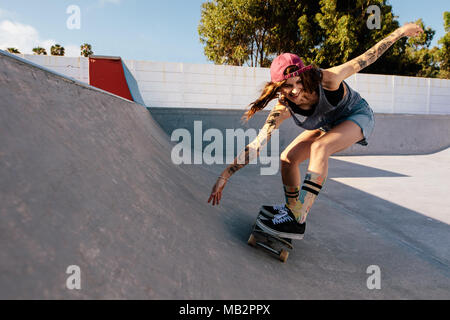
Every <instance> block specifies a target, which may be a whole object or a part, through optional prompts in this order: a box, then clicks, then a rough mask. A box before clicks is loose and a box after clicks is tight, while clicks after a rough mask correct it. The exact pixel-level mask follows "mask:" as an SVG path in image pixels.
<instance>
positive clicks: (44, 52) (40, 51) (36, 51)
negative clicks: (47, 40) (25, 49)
mask: <svg viewBox="0 0 450 320" xmlns="http://www.w3.org/2000/svg"><path fill="white" fill-rule="evenodd" d="M33 52H34V54H36V55H38V56H39V55H44V56H46V55H47V50H45V49H44V48H42V47H36V48H33Z"/></svg>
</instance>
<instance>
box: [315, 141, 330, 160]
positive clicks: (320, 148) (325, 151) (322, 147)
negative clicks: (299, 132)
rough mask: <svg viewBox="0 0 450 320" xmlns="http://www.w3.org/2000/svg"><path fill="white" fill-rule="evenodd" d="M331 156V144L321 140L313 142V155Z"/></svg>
mask: <svg viewBox="0 0 450 320" xmlns="http://www.w3.org/2000/svg"><path fill="white" fill-rule="evenodd" d="M313 156H314V157H329V156H330V148H329V146H328V145H327V144H326V143H325V142H323V141H321V140H320V139H319V140H316V141H314V142H313V143H311V157H313Z"/></svg>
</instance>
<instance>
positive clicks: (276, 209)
mask: <svg viewBox="0 0 450 320" xmlns="http://www.w3.org/2000/svg"><path fill="white" fill-rule="evenodd" d="M284 208H285V205H284V204H281V205H276V206H262V207H261V209H259V214H260V216H262V217H263V218H265V219H270V220H272V219H273V218H275V216H276V215H278V214H281V215H284V214H285V210H284ZM280 210H281V211H280Z"/></svg>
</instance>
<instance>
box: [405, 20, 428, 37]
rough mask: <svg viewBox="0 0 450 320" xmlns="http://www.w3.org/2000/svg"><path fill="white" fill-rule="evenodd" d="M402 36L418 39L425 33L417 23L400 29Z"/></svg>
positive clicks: (407, 24)
mask: <svg viewBox="0 0 450 320" xmlns="http://www.w3.org/2000/svg"><path fill="white" fill-rule="evenodd" d="M400 31H401V32H402V34H403V35H404V36H406V37H417V36H418V35H420V34H421V33H423V29H422V28H421V27H420V26H418V25H417V24H415V23H406V24H404V25H403V27H401V28H400Z"/></svg>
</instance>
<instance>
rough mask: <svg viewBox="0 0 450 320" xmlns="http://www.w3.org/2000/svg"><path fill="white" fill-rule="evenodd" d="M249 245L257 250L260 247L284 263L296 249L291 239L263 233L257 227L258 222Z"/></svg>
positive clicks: (249, 239) (254, 226)
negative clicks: (291, 251) (290, 252)
mask: <svg viewBox="0 0 450 320" xmlns="http://www.w3.org/2000/svg"><path fill="white" fill-rule="evenodd" d="M259 217H260V215H258V217H257V219H258V218H259ZM247 243H248V244H249V245H250V246H252V247H255V248H256V247H258V246H259V247H261V248H263V249H265V250H267V251H268V252H270V253H272V254H275V255H276V256H278V259H280V261H282V262H286V260H287V258H288V256H289V250H292V249H294V247H293V245H292V240H291V239H285V238H280V237H277V236H275V235H272V234H270V233H267V232H265V231H263V230H262V229H261V228H260V227H258V226H257V225H256V221H255V224H254V225H253V229H252V233H251V234H250V237H249V238H248V241H247Z"/></svg>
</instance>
